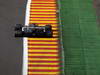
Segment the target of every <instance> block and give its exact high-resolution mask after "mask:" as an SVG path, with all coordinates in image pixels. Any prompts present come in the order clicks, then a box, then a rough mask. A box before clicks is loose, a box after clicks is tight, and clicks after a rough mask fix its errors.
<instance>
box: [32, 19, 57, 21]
mask: <svg viewBox="0 0 100 75" xmlns="http://www.w3.org/2000/svg"><path fill="white" fill-rule="evenodd" d="M30 21H57V20H31V19H30Z"/></svg>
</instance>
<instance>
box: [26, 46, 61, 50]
mask: <svg viewBox="0 0 100 75" xmlns="http://www.w3.org/2000/svg"><path fill="white" fill-rule="evenodd" d="M28 49H39V50H43V49H44V50H58V49H59V48H32V47H31V48H29V47H28Z"/></svg>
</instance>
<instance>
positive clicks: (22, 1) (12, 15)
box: [0, 0, 26, 75]
mask: <svg viewBox="0 0 100 75" xmlns="http://www.w3.org/2000/svg"><path fill="white" fill-rule="evenodd" d="M25 6H26V0H8V1H7V0H0V75H21V70H22V68H21V66H22V53H23V52H22V51H23V50H22V49H23V48H22V47H23V41H22V38H20V39H18V38H14V25H15V24H16V23H21V24H24V16H25V15H24V13H25Z"/></svg>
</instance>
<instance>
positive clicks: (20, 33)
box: [15, 24, 53, 38]
mask: <svg viewBox="0 0 100 75" xmlns="http://www.w3.org/2000/svg"><path fill="white" fill-rule="evenodd" d="M52 35H53V31H52V26H51V25H45V26H38V25H37V24H30V25H29V26H23V25H22V24H16V26H15V37H36V38H38V37H44V38H45V37H52Z"/></svg>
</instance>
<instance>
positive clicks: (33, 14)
mask: <svg viewBox="0 0 100 75" xmlns="http://www.w3.org/2000/svg"><path fill="white" fill-rule="evenodd" d="M30 15H31V16H32V15H45V16H49V15H53V16H55V15H56V14H30Z"/></svg>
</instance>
